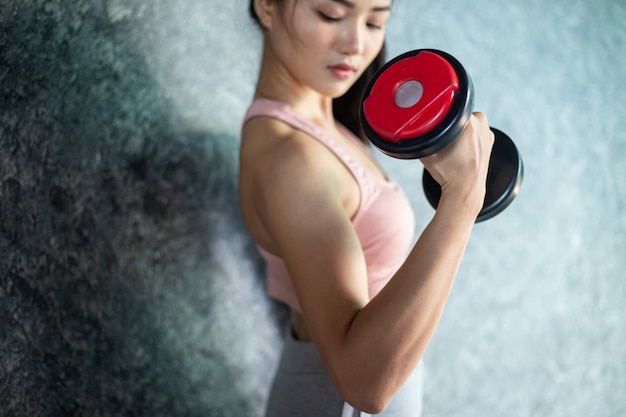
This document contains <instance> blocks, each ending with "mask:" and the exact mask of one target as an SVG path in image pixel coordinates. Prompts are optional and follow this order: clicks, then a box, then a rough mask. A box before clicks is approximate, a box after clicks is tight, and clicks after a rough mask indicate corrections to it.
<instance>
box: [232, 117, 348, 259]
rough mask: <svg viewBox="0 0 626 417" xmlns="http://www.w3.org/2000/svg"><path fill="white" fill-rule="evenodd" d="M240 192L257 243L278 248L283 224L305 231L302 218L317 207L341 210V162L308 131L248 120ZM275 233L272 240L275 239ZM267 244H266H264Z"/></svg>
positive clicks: (260, 119)
mask: <svg viewBox="0 0 626 417" xmlns="http://www.w3.org/2000/svg"><path fill="white" fill-rule="evenodd" d="M239 163H240V168H239V169H240V173H239V191H240V203H241V206H242V210H243V214H244V218H245V219H246V222H247V224H248V227H249V229H251V230H250V231H251V232H252V235H253V237H254V238H255V240H257V242H259V243H261V244H262V245H263V246H266V249H273V248H272V246H275V243H276V242H275V241H274V239H273V238H275V237H276V234H277V233H280V230H278V229H282V225H284V227H286V228H289V229H290V230H295V229H294V224H293V223H298V224H297V225H298V228H302V227H306V225H307V224H310V223H306V224H303V223H302V222H301V221H300V222H298V218H300V219H302V218H303V217H309V216H311V215H313V213H314V212H315V210H316V207H317V208H318V209H319V206H320V205H322V204H324V205H325V209H326V210H329V209H333V210H334V209H337V208H342V206H341V193H342V188H341V184H340V179H339V178H340V174H339V170H338V169H337V163H336V161H335V160H334V159H333V157H332V155H331V154H330V153H329V152H328V150H326V149H325V148H324V145H322V144H321V143H319V142H317V141H316V140H312V138H310V137H309V136H308V135H307V134H306V133H304V132H301V131H299V130H297V129H294V128H292V127H290V126H288V125H286V124H284V123H282V122H281V121H278V120H274V119H271V118H268V117H257V118H254V119H251V120H249V121H248V122H247V123H246V124H245V126H244V128H243V130H242V142H241V150H240V161H239ZM270 235H271V236H270ZM264 243H265V244H264Z"/></svg>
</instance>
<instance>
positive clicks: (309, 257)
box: [242, 132, 368, 373]
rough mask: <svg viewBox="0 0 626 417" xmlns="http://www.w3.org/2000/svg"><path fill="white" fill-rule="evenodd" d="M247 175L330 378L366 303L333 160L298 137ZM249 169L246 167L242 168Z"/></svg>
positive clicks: (358, 252) (357, 248) (356, 245)
mask: <svg viewBox="0 0 626 417" xmlns="http://www.w3.org/2000/svg"><path fill="white" fill-rule="evenodd" d="M259 156H260V157H261V158H263V160H259V159H257V160H256V161H255V162H254V163H252V165H256V167H253V168H252V169H251V170H250V171H249V172H247V173H245V175H246V176H247V177H250V178H249V180H250V181H254V182H255V185H254V186H253V187H249V188H250V189H251V194H252V195H251V196H242V198H246V199H250V200H251V202H250V204H251V205H252V206H253V207H254V216H255V218H256V219H257V221H259V222H261V223H262V224H263V227H264V229H265V230H266V231H267V233H268V235H269V236H270V238H271V242H272V245H273V247H274V250H275V251H276V252H277V253H276V254H277V255H279V256H280V257H282V258H283V259H284V261H285V263H286V265H287V268H288V270H289V274H290V277H291V280H292V283H293V285H294V288H295V291H296V295H297V297H298V301H299V303H300V306H301V308H302V314H303V316H304V318H305V321H306V323H307V327H308V328H309V331H310V332H311V336H312V338H313V340H314V342H315V344H316V346H317V348H318V350H319V352H320V355H321V356H322V359H323V360H324V361H325V362H326V364H327V368H330V369H329V372H330V373H332V364H333V363H334V362H335V359H337V358H338V356H340V351H341V348H342V342H343V337H344V336H345V334H346V333H347V330H348V327H349V326H350V323H351V321H352V319H353V318H354V316H355V315H356V314H357V313H358V311H359V310H360V309H361V308H363V307H364V306H365V304H367V302H368V291H367V272H366V266H365V260H364V256H363V251H362V249H361V245H360V242H359V240H358V238H357V235H356V233H355V231H354V228H353V226H352V223H351V221H350V218H349V216H348V214H347V213H346V211H345V209H344V207H343V204H342V186H341V181H340V180H339V179H338V172H337V166H338V164H336V162H335V161H333V160H332V159H330V158H329V157H328V156H329V153H328V151H327V150H326V149H325V148H323V146H322V145H320V144H318V143H317V142H315V141H312V140H310V138H306V137H303V134H302V133H299V132H294V133H292V135H290V137H289V138H287V140H284V141H281V142H280V143H279V144H278V146H275V147H274V149H273V150H272V152H271V153H263V152H261V155H255V157H259ZM244 163H245V162H244Z"/></svg>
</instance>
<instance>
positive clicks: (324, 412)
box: [265, 330, 423, 417]
mask: <svg viewBox="0 0 626 417" xmlns="http://www.w3.org/2000/svg"><path fill="white" fill-rule="evenodd" d="M286 333H287V334H286V337H285V345H284V348H283V353H282V357H281V359H280V363H279V365H278V370H277V371H276V376H275V377H274V382H273V384H272V389H271V392H270V397H269V401H268V404H267V410H266V414H265V415H266V417H309V416H310V417H365V416H369V414H366V413H361V412H359V411H358V410H355V409H353V408H352V407H351V406H350V405H349V404H347V403H346V402H344V400H343V399H342V398H341V396H340V395H339V393H338V392H337V390H336V389H335V387H334V386H333V383H332V382H331V380H330V378H329V377H328V374H327V373H326V370H325V369H324V366H323V365H322V361H321V359H320V357H319V355H318V354H317V350H316V349H315V345H314V344H313V343H310V342H299V341H297V340H295V339H294V338H293V335H292V333H291V331H290V330H289V331H287V332H286ZM422 380H423V366H422V363H421V362H420V363H419V364H418V366H417V367H416V368H415V370H414V371H413V373H412V374H411V376H410V377H409V379H408V380H407V382H406V383H405V384H404V386H403V387H402V389H401V390H400V392H399V393H398V395H396V397H395V398H394V399H393V400H392V401H391V403H390V404H389V406H388V407H387V409H386V410H385V411H384V412H383V413H382V414H376V415H377V416H384V417H419V416H420V415H421V413H422Z"/></svg>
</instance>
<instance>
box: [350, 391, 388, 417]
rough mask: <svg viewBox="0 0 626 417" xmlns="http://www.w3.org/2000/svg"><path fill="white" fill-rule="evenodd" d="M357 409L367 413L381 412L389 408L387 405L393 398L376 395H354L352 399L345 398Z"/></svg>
mask: <svg viewBox="0 0 626 417" xmlns="http://www.w3.org/2000/svg"><path fill="white" fill-rule="evenodd" d="M345 401H346V402H347V403H348V404H350V405H351V406H352V407H354V408H355V409H357V410H359V411H362V412H364V413H367V414H372V415H375V414H381V413H382V412H384V411H385V410H386V409H387V406H388V405H389V403H390V402H391V398H384V397H376V396H367V397H364V396H362V395H361V396H354V397H353V398H352V399H346V400H345Z"/></svg>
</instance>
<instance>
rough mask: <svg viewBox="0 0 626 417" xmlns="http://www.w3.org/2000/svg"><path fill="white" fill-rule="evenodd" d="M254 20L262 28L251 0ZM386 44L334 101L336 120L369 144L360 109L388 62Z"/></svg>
mask: <svg viewBox="0 0 626 417" xmlns="http://www.w3.org/2000/svg"><path fill="white" fill-rule="evenodd" d="M248 12H249V13H250V16H251V17H252V19H253V20H254V21H255V22H256V23H257V24H258V25H259V26H261V23H260V21H259V17H258V16H257V14H256V11H255V10H254V0H250V7H249V9H248ZM385 49H386V48H385V44H384V43H383V47H382V49H381V50H380V52H379V53H378V55H377V56H376V58H374V60H373V61H372V63H371V64H370V65H369V66H368V67H367V68H366V69H365V71H364V72H363V74H361V77H359V79H358V80H356V82H355V83H354V84H353V85H352V87H350V89H349V90H348V91H347V92H346V93H345V94H344V95H342V96H341V97H337V98H336V99H334V100H333V114H334V115H335V119H336V120H337V121H338V122H339V123H341V124H342V125H344V126H345V127H346V128H348V130H350V131H351V132H352V133H354V134H355V135H356V136H357V137H358V138H360V139H361V140H362V141H364V142H367V137H366V136H365V133H364V132H363V129H361V121H360V117H359V107H360V105H361V98H362V96H363V92H364V91H365V88H366V87H367V83H368V82H369V81H370V80H371V79H372V77H373V76H374V74H376V71H378V70H379V69H380V68H381V67H382V66H383V65H384V64H385V61H386V59H387V58H386V54H385Z"/></svg>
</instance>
